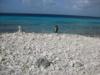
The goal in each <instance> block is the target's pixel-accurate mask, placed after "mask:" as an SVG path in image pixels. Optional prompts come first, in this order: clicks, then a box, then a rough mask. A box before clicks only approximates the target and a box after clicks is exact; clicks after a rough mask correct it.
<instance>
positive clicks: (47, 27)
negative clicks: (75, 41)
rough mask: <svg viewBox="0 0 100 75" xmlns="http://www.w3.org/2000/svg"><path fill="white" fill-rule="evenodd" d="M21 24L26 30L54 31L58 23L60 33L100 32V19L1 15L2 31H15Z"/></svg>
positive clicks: (0, 29)
mask: <svg viewBox="0 0 100 75" xmlns="http://www.w3.org/2000/svg"><path fill="white" fill-rule="evenodd" d="M19 25H20V26H21V27H22V29H23V31H25V32H39V33H53V32H54V26H55V25H58V26H59V33H79V34H84V33H85V34H99V33H100V19H93V18H75V17H74V18H73V17H68V18H67V17H50V16H49V17H47V16H17V15H15V16H14V15H13V16H9V15H8V16H7V15H0V32H15V31H17V30H18V26H19Z"/></svg>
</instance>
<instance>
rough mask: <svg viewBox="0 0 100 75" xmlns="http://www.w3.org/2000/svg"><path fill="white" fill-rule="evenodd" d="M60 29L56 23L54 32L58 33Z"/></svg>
mask: <svg viewBox="0 0 100 75" xmlns="http://www.w3.org/2000/svg"><path fill="white" fill-rule="evenodd" d="M58 31H59V27H58V25H55V27H54V32H55V33H58Z"/></svg>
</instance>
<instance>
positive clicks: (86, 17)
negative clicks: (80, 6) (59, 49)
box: [0, 13, 100, 19]
mask: <svg viewBox="0 0 100 75" xmlns="http://www.w3.org/2000/svg"><path fill="white" fill-rule="evenodd" d="M4 15H6V16H37V17H64V18H82V19H100V17H94V16H80V15H63V14H40V13H0V16H4Z"/></svg>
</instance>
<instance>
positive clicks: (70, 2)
mask: <svg viewBox="0 0 100 75" xmlns="http://www.w3.org/2000/svg"><path fill="white" fill-rule="evenodd" d="M0 13H41V14H63V15H81V16H95V17H100V0H0Z"/></svg>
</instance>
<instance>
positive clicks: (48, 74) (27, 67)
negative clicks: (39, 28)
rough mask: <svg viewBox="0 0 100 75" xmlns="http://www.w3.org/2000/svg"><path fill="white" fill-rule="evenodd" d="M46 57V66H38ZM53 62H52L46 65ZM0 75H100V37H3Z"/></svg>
mask: <svg viewBox="0 0 100 75" xmlns="http://www.w3.org/2000/svg"><path fill="white" fill-rule="evenodd" d="M44 57H45V58H46V60H47V61H46V62H45V61H44V59H43V62H42V67H37V65H36V64H37V63H38V62H37V60H38V59H40V58H44ZM41 61H42V60H41ZM49 61H50V62H52V63H49V65H47V66H46V64H47V63H48V62H49ZM39 65H41V63H39ZM43 66H46V68H44V67H43ZM0 75H100V38H96V37H88V36H82V35H73V34H56V33H50V34H48V33H25V32H16V33H3V34H0Z"/></svg>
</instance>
